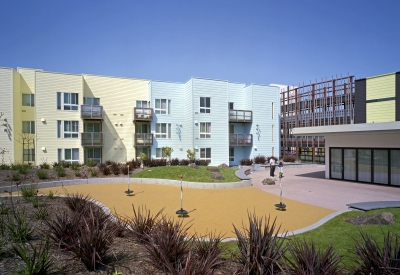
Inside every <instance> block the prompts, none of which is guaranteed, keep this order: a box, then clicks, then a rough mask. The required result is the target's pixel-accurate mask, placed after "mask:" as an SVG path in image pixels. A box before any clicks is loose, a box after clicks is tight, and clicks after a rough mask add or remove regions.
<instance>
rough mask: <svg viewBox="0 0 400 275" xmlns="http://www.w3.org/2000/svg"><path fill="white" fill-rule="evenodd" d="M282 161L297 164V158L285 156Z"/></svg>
mask: <svg viewBox="0 0 400 275" xmlns="http://www.w3.org/2000/svg"><path fill="white" fill-rule="evenodd" d="M282 160H283V161H284V162H295V161H296V156H283V158H282Z"/></svg>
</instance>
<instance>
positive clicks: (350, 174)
mask: <svg viewBox="0 0 400 275" xmlns="http://www.w3.org/2000/svg"><path fill="white" fill-rule="evenodd" d="M356 154H357V150H356V149H344V158H343V162H344V165H343V179H345V180H356V179H357V178H356V172H357V171H356Z"/></svg>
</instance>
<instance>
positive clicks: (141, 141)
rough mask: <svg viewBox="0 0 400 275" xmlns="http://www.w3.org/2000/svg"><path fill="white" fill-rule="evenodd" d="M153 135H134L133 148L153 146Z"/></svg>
mask: <svg viewBox="0 0 400 275" xmlns="http://www.w3.org/2000/svg"><path fill="white" fill-rule="evenodd" d="M152 145H153V134H149V133H134V134H133V146H152Z"/></svg>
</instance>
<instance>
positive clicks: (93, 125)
mask: <svg viewBox="0 0 400 275" xmlns="http://www.w3.org/2000/svg"><path fill="white" fill-rule="evenodd" d="M100 132H101V127H100V123H98V122H88V123H86V124H85V133H100Z"/></svg>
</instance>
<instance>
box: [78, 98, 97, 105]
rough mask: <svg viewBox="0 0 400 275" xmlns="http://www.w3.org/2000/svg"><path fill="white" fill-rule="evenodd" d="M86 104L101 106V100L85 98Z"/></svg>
mask: <svg viewBox="0 0 400 275" xmlns="http://www.w3.org/2000/svg"><path fill="white" fill-rule="evenodd" d="M77 102H78V101H77ZM85 104H86V105H95V106H100V98H96V97H85Z"/></svg>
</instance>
